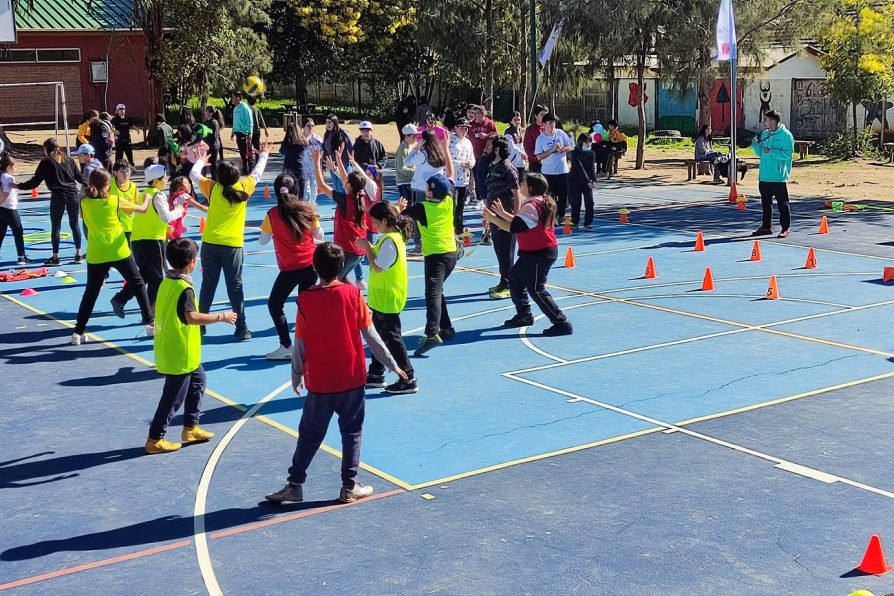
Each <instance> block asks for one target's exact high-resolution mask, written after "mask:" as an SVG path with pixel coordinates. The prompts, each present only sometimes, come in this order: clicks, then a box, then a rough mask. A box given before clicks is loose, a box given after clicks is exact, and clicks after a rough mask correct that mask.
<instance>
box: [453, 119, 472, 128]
mask: <svg viewBox="0 0 894 596" xmlns="http://www.w3.org/2000/svg"><path fill="white" fill-rule="evenodd" d="M460 126H462V127H463V128H469V121H468V120H467V119H465V118H457V119H456V127H457V128H459V127H460Z"/></svg>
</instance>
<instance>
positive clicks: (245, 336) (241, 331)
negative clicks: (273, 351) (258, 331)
mask: <svg viewBox="0 0 894 596" xmlns="http://www.w3.org/2000/svg"><path fill="white" fill-rule="evenodd" d="M233 336H234V337H236V338H237V339H238V340H239V341H247V340H249V339H251V331H249V330H248V327H237V328H236V331H234V332H233Z"/></svg>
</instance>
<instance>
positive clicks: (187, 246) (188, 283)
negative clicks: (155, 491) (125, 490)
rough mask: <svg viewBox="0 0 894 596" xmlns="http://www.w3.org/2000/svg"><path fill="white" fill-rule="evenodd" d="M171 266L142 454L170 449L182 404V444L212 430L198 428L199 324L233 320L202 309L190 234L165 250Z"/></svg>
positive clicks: (163, 289) (162, 291)
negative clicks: (157, 383)
mask: <svg viewBox="0 0 894 596" xmlns="http://www.w3.org/2000/svg"><path fill="white" fill-rule="evenodd" d="M165 255H166V256H167V259H168V263H170V264H171V270H170V271H168V274H167V277H165V279H164V280H163V281H162V282H161V286H160V287H159V289H158V301H157V302H156V303H155V304H156V306H155V315H156V319H155V321H156V326H155V339H154V348H155V368H156V369H157V370H158V372H159V373H160V374H162V375H164V378H165V386H164V389H163V390H162V393H161V400H159V402H158V408H157V409H156V410H155V416H154V417H153V418H152V424H151V426H149V438H148V439H146V453H149V454H156V453H170V452H171V451H177V450H178V449H180V447H181V444H180V443H174V442H171V441H168V440H167V439H165V432H166V431H167V428H168V425H169V424H170V423H171V419H172V418H173V417H174V414H175V413H176V412H177V410H179V409H180V406H181V405H183V403H184V401H185V402H186V408H185V410H184V412H183V432H182V433H181V434H180V438H181V440H182V441H183V442H184V443H192V442H194V441H207V440H208V439H210V438H211V437H213V436H214V433H213V432H210V431H207V430H205V429H203V428H201V427H199V415H200V413H201V409H202V397H203V396H204V395H205V369H203V368H202V338H201V335H200V334H199V327H198V326H199V325H210V324H211V323H229V324H230V325H234V324H235V323H236V313H234V312H222V313H214V314H205V313H200V312H199V309H198V308H196V292H195V289H194V288H193V285H192V278H190V277H189V274H190V273H192V272H193V271H195V269H196V265H197V264H198V256H199V247H198V245H197V244H196V243H195V242H193V241H192V240H190V239H189V238H179V239H177V240H171V241H170V242H169V243H168V246H167V250H166V251H165Z"/></svg>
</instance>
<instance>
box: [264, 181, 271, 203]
mask: <svg viewBox="0 0 894 596" xmlns="http://www.w3.org/2000/svg"><path fill="white" fill-rule="evenodd" d="M264 198H265V199H269V198H270V185H269V184H268V185H267V186H265V187H264Z"/></svg>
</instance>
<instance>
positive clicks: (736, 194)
mask: <svg viewBox="0 0 894 596" xmlns="http://www.w3.org/2000/svg"><path fill="white" fill-rule="evenodd" d="M738 197H739V191H738V190H736V181H735V180H733V181H732V184H730V187H729V202H730V203H735V202H736V199H737V198H738Z"/></svg>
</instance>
